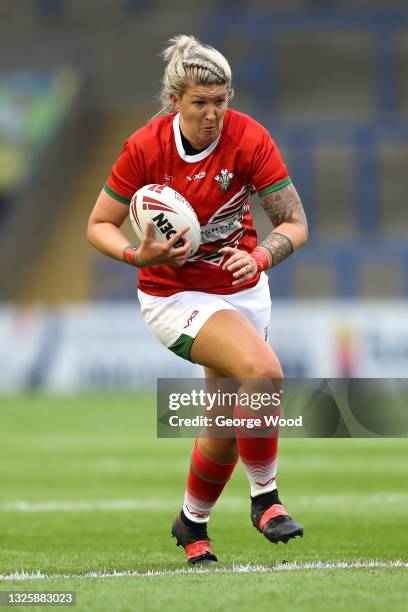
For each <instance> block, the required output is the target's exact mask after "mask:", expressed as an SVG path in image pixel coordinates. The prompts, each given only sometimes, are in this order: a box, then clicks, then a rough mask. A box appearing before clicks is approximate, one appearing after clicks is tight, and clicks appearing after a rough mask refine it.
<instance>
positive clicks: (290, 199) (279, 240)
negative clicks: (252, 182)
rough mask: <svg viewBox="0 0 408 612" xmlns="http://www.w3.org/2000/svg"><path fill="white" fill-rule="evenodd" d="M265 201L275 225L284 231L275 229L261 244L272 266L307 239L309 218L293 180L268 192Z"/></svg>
mask: <svg viewBox="0 0 408 612" xmlns="http://www.w3.org/2000/svg"><path fill="white" fill-rule="evenodd" d="M261 201H262V206H263V207H264V209H265V212H266V214H267V215H268V217H269V219H270V220H271V222H272V225H273V226H274V227H275V228H276V229H278V230H280V231H276V229H275V230H273V231H272V232H271V233H270V234H269V235H268V236H267V237H266V238H265V240H263V242H261V244H260V245H259V246H260V247H262V248H263V249H264V250H265V251H266V253H267V254H268V257H269V260H270V265H271V267H272V266H276V265H277V264H278V263H280V262H281V261H283V260H284V259H286V258H287V257H289V255H291V254H292V253H293V251H294V250H295V249H297V248H299V247H300V246H301V245H302V244H303V243H304V242H306V239H307V221H306V216H305V213H304V210H303V206H302V202H301V201H300V198H299V196H298V194H297V191H296V189H295V187H294V185H293V184H292V183H291V184H289V185H287V186H286V187H284V188H283V189H279V190H278V191H274V192H272V193H268V195H266V196H264V197H262V198H261Z"/></svg>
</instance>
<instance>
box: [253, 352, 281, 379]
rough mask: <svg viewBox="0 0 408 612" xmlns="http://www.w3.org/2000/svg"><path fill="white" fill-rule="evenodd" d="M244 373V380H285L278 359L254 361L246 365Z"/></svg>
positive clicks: (258, 359)
mask: <svg viewBox="0 0 408 612" xmlns="http://www.w3.org/2000/svg"><path fill="white" fill-rule="evenodd" d="M244 372H245V373H244V374H243V378H255V379H257V380H276V381H280V380H282V379H283V371H282V368H281V365H280V363H279V361H278V360H277V359H261V358H257V359H254V360H253V361H249V362H248V363H246V365H245V367H244Z"/></svg>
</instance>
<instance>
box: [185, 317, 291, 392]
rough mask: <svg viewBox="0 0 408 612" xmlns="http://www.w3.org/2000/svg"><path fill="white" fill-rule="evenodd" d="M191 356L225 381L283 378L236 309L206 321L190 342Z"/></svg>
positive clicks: (271, 354)
mask: <svg viewBox="0 0 408 612" xmlns="http://www.w3.org/2000/svg"><path fill="white" fill-rule="evenodd" d="M190 357H191V360H192V361H194V362H195V363H199V364H201V365H203V366H204V367H205V368H206V369H208V370H209V371H215V372H217V373H218V374H221V375H222V376H224V377H227V378H236V379H238V380H243V379H251V378H252V379H258V380H260V379H269V380H270V379H281V378H282V377H283V373H282V368H281V366H280V363H279V360H278V358H277V356H276V355H275V353H274V351H273V350H272V348H271V347H270V346H269V345H268V344H267V343H266V342H265V341H264V340H263V338H261V336H260V335H259V334H258V332H257V331H256V329H255V328H254V327H253V326H252V325H251V323H249V322H248V321H247V320H246V319H245V317H243V316H242V315H241V314H240V313H239V312H238V311H236V310H218V311H217V312H215V313H214V314H213V315H212V316H211V317H210V318H209V319H208V320H207V321H206V323H205V324H204V325H203V327H202V328H201V329H200V331H199V332H198V334H197V337H196V338H195V340H194V342H193V345H192V348H191V353H190ZM206 372H207V370H206Z"/></svg>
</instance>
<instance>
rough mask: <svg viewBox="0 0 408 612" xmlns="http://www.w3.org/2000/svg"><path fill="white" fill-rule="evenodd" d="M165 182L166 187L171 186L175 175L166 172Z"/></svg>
mask: <svg viewBox="0 0 408 612" xmlns="http://www.w3.org/2000/svg"><path fill="white" fill-rule="evenodd" d="M163 184H164V186H165V187H171V186H172V184H173V177H172V176H169V175H168V174H166V175H165V177H164V180H163Z"/></svg>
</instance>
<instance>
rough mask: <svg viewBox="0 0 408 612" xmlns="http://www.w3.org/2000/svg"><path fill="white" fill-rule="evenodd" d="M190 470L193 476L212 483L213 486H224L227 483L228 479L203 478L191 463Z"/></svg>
mask: <svg viewBox="0 0 408 612" xmlns="http://www.w3.org/2000/svg"><path fill="white" fill-rule="evenodd" d="M190 468H191V469H192V470H193V472H194V474H196V475H197V476H199V477H200V478H202V479H203V480H206V481H207V482H212V483H214V484H226V483H227V482H228V479H227V480H215V478H208V476H204V474H202V473H201V472H199V471H198V470H197V468H196V467H195V466H194V465H193V462H192V461H191V463H190Z"/></svg>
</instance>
